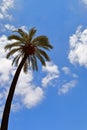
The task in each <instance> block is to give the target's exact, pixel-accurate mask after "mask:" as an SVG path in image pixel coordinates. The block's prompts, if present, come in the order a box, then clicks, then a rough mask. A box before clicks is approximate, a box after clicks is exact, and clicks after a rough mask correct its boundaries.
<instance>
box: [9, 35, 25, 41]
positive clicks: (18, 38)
mask: <svg viewBox="0 0 87 130" xmlns="http://www.w3.org/2000/svg"><path fill="white" fill-rule="evenodd" d="M8 40H17V41H21V42H24V39H23V38H21V37H20V36H18V35H11V36H8Z"/></svg>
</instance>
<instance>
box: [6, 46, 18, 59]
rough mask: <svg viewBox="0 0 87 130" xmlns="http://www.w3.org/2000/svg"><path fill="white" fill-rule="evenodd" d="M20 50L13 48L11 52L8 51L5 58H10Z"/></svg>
mask: <svg viewBox="0 0 87 130" xmlns="http://www.w3.org/2000/svg"><path fill="white" fill-rule="evenodd" d="M19 50H20V48H15V49H12V50H11V51H9V52H8V53H7V55H6V58H9V57H10V56H12V55H13V54H14V53H16V52H17V51H19Z"/></svg>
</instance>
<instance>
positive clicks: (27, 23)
mask: <svg viewBox="0 0 87 130" xmlns="http://www.w3.org/2000/svg"><path fill="white" fill-rule="evenodd" d="M86 20H87V0H64V1H62V0H51V1H50V0H44V1H41V0H35V1H33V0H28V1H25V0H0V118H1V116H2V112H3V107H4V103H5V99H6V96H7V93H8V90H9V86H10V83H11V80H12V77H13V75H14V72H15V70H16V67H15V66H11V61H12V59H9V60H7V59H6V58H5V56H6V52H5V51H4V46H5V45H6V44H7V43H9V41H8V40H7V36H9V35H10V34H12V30H14V29H16V28H22V29H24V30H25V31H27V30H29V29H30V28H31V27H36V29H37V36H38V35H46V36H48V38H49V41H50V43H51V44H52V45H53V46H54V49H53V50H52V51H51V52H49V55H50V57H51V60H52V61H51V62H49V63H48V62H47V63H46V64H47V66H46V67H41V65H40V64H39V66H40V67H39V71H38V72H34V73H33V72H32V71H31V70H29V73H28V74H27V75H25V74H24V73H23V72H22V73H21V75H20V78H19V81H18V84H17V88H16V91H15V95H14V100H13V104H12V111H11V115H10V120H9V130H20V129H21V130H24V129H26V130H27V129H31V130H87V85H86V84H87V79H86V77H87V21H86Z"/></svg>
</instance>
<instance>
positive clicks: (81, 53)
mask: <svg viewBox="0 0 87 130" xmlns="http://www.w3.org/2000/svg"><path fill="white" fill-rule="evenodd" d="M69 42H70V51H69V55H68V58H69V60H70V62H71V63H72V64H76V63H78V64H79V65H80V66H85V67H86V68H87V29H85V30H83V31H81V27H78V28H77V31H76V33H75V34H73V35H72V36H70V40H69Z"/></svg>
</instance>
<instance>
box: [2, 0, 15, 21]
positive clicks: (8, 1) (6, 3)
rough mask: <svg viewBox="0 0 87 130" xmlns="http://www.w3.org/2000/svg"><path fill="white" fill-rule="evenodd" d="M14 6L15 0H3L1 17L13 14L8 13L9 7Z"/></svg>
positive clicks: (9, 17)
mask: <svg viewBox="0 0 87 130" xmlns="http://www.w3.org/2000/svg"><path fill="white" fill-rule="evenodd" d="M13 7H14V0H2V2H1V4H0V19H4V18H8V19H11V18H12V16H11V15H10V14H9V13H8V11H9V9H11V8H13Z"/></svg>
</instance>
